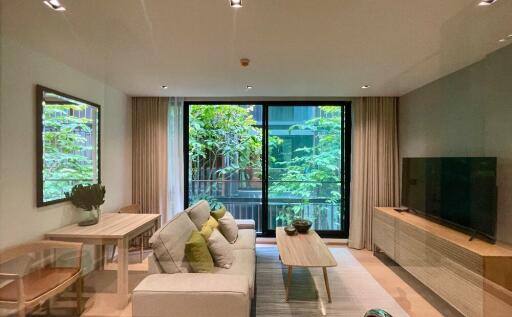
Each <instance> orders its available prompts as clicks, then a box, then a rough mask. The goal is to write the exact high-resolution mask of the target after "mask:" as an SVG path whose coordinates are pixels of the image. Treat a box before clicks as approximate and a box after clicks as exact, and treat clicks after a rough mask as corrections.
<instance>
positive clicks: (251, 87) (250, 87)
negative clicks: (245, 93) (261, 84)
mask: <svg viewBox="0 0 512 317" xmlns="http://www.w3.org/2000/svg"><path fill="white" fill-rule="evenodd" d="M253 88H254V86H251V85H247V86H245V89H247V90H251V89H253Z"/></svg>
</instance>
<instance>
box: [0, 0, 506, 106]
mask: <svg viewBox="0 0 512 317" xmlns="http://www.w3.org/2000/svg"><path fill="white" fill-rule="evenodd" d="M61 3H62V4H63V5H64V6H65V7H66V8H67V11H65V12H63V13H58V12H54V11H52V10H50V9H48V8H47V7H46V6H44V5H43V4H42V1H40V0H2V2H1V5H2V8H1V9H2V13H1V14H2V15H1V19H2V20H1V32H2V35H3V36H6V37H8V38H12V39H15V40H17V41H20V42H21V43H22V44H23V45H25V46H27V47H30V48H31V49H34V50H36V51H39V52H42V53H44V54H47V55H49V56H51V57H53V58H55V59H57V60H59V61H62V62H64V63H66V64H69V65H70V66H72V67H75V68H77V69H79V70H81V71H83V72H85V73H87V74H89V75H91V76H93V77H96V78H98V79H101V80H105V81H106V82H107V83H109V84H110V85H112V86H113V87H116V88H118V89H120V90H122V91H124V92H125V93H127V94H129V95H172V96H186V97H197V96H202V97H207V96H223V97H230V96H360V95H393V96H396V95H402V94H404V93H407V92H409V91H411V90H413V89H415V88H418V87H420V86H422V85H424V84H426V83H428V82H431V81H433V80H435V79H437V78H440V77H442V76H444V75H446V74H448V73H451V72H453V71H455V70H458V69H460V68H462V67H464V66H466V65H469V64H471V63H474V62H476V61H478V60H480V59H482V58H483V57H485V55H486V54H488V53H490V52H492V51H494V50H496V49H498V48H500V47H502V46H504V45H507V44H509V43H508V42H512V41H508V42H507V43H498V41H497V40H498V39H499V38H500V37H503V36H505V35H507V34H509V33H512V1H511V0H499V1H498V2H497V3H496V4H495V5H493V6H490V7H478V6H477V3H478V1H477V0H428V1H427V0H244V7H243V8H241V9H232V8H230V7H229V5H228V0H61ZM242 57H248V58H250V59H251V65H250V66H249V67H248V68H246V69H242V68H241V67H240V65H239V59H240V58H242ZM162 84H167V85H168V86H169V89H168V90H162V89H161V88H160V86H161V85H162ZM246 84H251V85H253V86H254V87H255V88H254V89H253V90H250V91H246V90H245V85H246ZM363 84H370V85H371V88H370V89H366V90H362V89H361V88H360V87H361V86H362V85H363Z"/></svg>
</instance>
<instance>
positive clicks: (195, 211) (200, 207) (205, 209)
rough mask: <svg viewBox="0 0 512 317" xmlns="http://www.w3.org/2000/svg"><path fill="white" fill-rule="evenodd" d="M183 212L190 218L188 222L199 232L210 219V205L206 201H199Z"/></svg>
mask: <svg viewBox="0 0 512 317" xmlns="http://www.w3.org/2000/svg"><path fill="white" fill-rule="evenodd" d="M185 212H186V213H187V214H188V216H189V217H190V220H192V222H193V223H194V224H195V225H196V228H197V230H201V228H202V227H203V225H204V224H205V223H206V222H207V221H208V219H209V218H210V205H208V202H207V201H206V200H200V201H199V202H197V203H195V204H194V205H192V206H190V207H189V208H187V209H185Z"/></svg>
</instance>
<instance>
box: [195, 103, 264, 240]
mask: <svg viewBox="0 0 512 317" xmlns="http://www.w3.org/2000/svg"><path fill="white" fill-rule="evenodd" d="M261 125H262V106H261V105H199V104H198V105H190V107H189V140H188V144H189V204H192V203H195V202H196V201H198V200H201V199H206V200H208V201H209V203H210V206H211V207H212V209H217V208H219V207H221V206H222V205H224V206H225V207H226V209H227V210H228V211H230V212H231V213H232V214H233V216H234V217H235V218H236V219H254V220H255V222H256V227H257V231H258V232H261V231H262V209H263V208H262V166H261V163H262V160H261V158H262V156H261V155H262V146H263V140H262V135H263V133H262V129H261Z"/></svg>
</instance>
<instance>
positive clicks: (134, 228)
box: [46, 213, 160, 307]
mask: <svg viewBox="0 0 512 317" xmlns="http://www.w3.org/2000/svg"><path fill="white" fill-rule="evenodd" d="M159 227H160V215H158V214H122V213H104V214H102V215H101V219H100V221H99V222H98V223H97V224H95V225H92V226H84V227H82V226H79V225H77V224H72V225H68V226H65V227H62V228H59V229H56V230H54V231H51V232H48V233H47V234H46V238H47V239H50V240H60V241H74V242H82V243H84V244H93V245H97V246H100V250H101V249H102V248H101V247H103V246H105V245H109V244H110V245H112V244H114V245H117V249H118V267H117V301H118V303H117V306H118V307H123V306H125V305H126V304H127V303H128V300H129V290H128V248H129V242H130V240H131V239H133V238H135V237H137V236H139V235H141V234H142V233H144V232H147V231H148V230H150V229H152V228H159ZM103 264H104V254H103V252H102V259H101V265H102V266H103Z"/></svg>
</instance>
